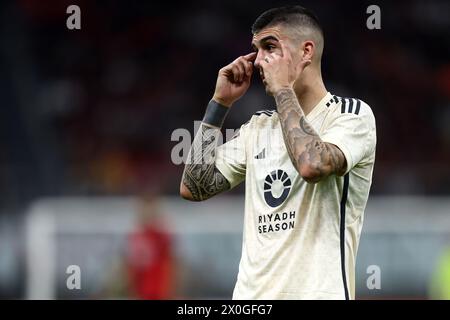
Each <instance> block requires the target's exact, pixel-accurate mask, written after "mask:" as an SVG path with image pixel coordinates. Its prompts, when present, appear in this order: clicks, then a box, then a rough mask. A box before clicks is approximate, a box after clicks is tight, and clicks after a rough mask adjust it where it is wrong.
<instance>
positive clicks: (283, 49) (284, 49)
mask: <svg viewBox="0 0 450 320" xmlns="http://www.w3.org/2000/svg"><path fill="white" fill-rule="evenodd" d="M278 42H279V43H280V47H281V54H282V55H283V57H284V56H285V55H286V58H290V57H291V53H290V52H289V49H288V48H287V46H286V43H284V40H281V39H280V40H279V41H278Z"/></svg>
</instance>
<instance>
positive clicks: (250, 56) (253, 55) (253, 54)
mask: <svg viewBox="0 0 450 320" xmlns="http://www.w3.org/2000/svg"><path fill="white" fill-rule="evenodd" d="M243 58H244V59H245V60H247V61H253V60H255V59H256V52H250V53H249V54H247V55H245V56H244V57H243Z"/></svg>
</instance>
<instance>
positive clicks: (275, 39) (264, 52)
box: [252, 26, 295, 86]
mask: <svg viewBox="0 0 450 320" xmlns="http://www.w3.org/2000/svg"><path fill="white" fill-rule="evenodd" d="M279 40H283V41H284V42H285V43H286V44H287V47H288V49H289V51H290V53H291V55H292V57H294V56H295V53H294V52H293V50H292V47H293V44H292V41H291V39H290V38H289V37H288V36H287V35H286V32H283V30H282V28H281V27H280V26H272V27H267V28H264V29H262V30H261V31H260V32H258V33H256V34H254V35H253V39H252V48H253V49H254V50H255V52H257V55H256V59H255V62H254V65H255V67H256V68H258V70H259V74H260V75H261V79H262V81H263V83H264V85H265V86H266V83H265V81H264V72H263V70H262V68H261V65H260V62H261V61H262V60H264V58H265V57H266V56H268V55H270V54H272V53H275V54H278V55H280V56H281V55H282V51H281V46H280V42H279Z"/></svg>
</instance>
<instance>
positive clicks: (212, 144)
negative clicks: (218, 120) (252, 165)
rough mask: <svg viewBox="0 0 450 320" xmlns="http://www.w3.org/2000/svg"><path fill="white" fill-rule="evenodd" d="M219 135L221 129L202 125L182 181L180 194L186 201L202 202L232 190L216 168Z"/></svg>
mask: <svg viewBox="0 0 450 320" xmlns="http://www.w3.org/2000/svg"><path fill="white" fill-rule="evenodd" d="M219 135H220V129H219V128H217V127H213V126H209V125H207V124H205V123H202V124H201V125H200V128H199V130H198V133H197V135H196V136H195V138H194V142H193V144H192V147H191V150H190V152H189V155H188V161H187V162H186V166H185V167H184V172H183V177H182V180H181V186H180V194H181V196H182V197H183V198H184V199H187V200H192V201H202V200H206V199H209V198H211V197H212V196H214V195H216V194H218V193H220V192H222V191H226V190H228V189H230V183H229V182H228V181H227V179H226V178H225V177H224V176H223V175H222V173H220V171H219V170H218V169H217V168H216V166H215V158H216V148H217V140H218V139H217V138H218V136H219Z"/></svg>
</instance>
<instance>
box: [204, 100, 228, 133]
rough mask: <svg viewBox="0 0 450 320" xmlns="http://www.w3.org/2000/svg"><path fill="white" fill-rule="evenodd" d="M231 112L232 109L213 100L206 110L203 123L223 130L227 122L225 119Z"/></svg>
mask: <svg viewBox="0 0 450 320" xmlns="http://www.w3.org/2000/svg"><path fill="white" fill-rule="evenodd" d="M228 111H230V108H227V107H225V106H223V105H221V104H220V103H218V102H216V101H214V100H211V101H210V102H209V103H208V107H207V108H206V112H205V116H204V117H203V122H204V123H206V124H209V125H212V126H215V127H218V128H221V127H222V125H223V122H224V121H225V117H226V116H227V114H228Z"/></svg>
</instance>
